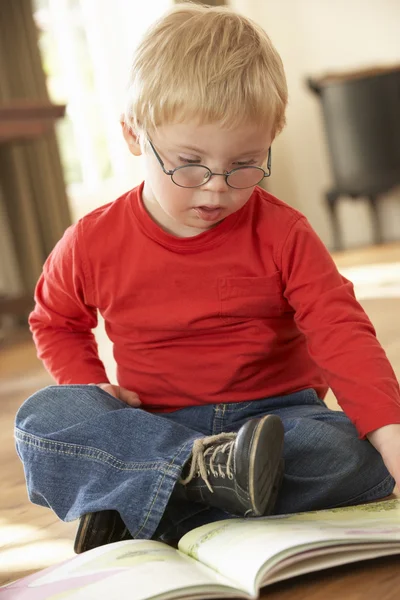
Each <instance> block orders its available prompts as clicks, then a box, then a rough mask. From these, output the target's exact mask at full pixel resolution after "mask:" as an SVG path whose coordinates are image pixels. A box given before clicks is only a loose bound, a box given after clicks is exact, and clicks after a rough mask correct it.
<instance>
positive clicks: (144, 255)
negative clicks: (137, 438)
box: [30, 186, 400, 436]
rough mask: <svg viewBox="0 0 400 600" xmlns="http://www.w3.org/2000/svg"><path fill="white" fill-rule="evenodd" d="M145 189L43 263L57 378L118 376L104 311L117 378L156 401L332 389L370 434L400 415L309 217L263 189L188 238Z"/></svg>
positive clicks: (40, 331) (41, 307) (43, 324)
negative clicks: (167, 222) (160, 213)
mask: <svg viewBox="0 0 400 600" xmlns="http://www.w3.org/2000/svg"><path fill="white" fill-rule="evenodd" d="M141 189H142V186H140V187H138V188H135V189H134V190H132V191H130V192H128V193H126V194H125V195H123V196H122V197H121V198H119V199H118V200H116V201H115V202H112V203H111V204H107V205H105V206H102V207H100V208H98V209H97V210H95V211H93V212H91V213H90V214H88V215H86V216H85V217H84V218H83V219H81V220H80V221H79V222H78V223H77V224H76V225H73V226H72V227H70V228H69V229H67V231H66V232H65V234H64V236H63V238H62V239H61V240H60V241H59V243H58V244H57V245H56V247H55V248H54V250H53V252H52V253H51V255H50V256H49V258H48V259H47V261H46V263H45V265H44V269H43V274H42V276H41V277H40V280H39V282H38V285H37V288H36V293H35V300H36V306H35V309H34V311H33V312H32V313H31V315H30V326H31V331H32V333H33V337H34V340H35V343H36V346H37V349H38V356H39V357H40V358H41V359H42V360H43V362H44V364H45V366H46V368H47V369H48V371H49V372H50V373H51V374H52V375H53V377H54V378H55V380H56V381H57V383H59V384H68V383H100V382H106V381H108V379H107V376H106V373H105V370H104V366H103V364H102V363H101V361H100V359H99V357H98V354H97V346H96V342H95V339H94V336H93V333H92V331H91V330H92V329H93V328H94V327H95V326H96V324H97V310H98V311H99V312H100V313H101V314H102V316H103V317H104V319H105V327H106V331H107V334H108V336H109V338H110V340H111V341H112V343H113V345H114V356H115V360H116V363H117V378H118V383H119V385H121V386H123V387H125V388H127V389H129V390H133V391H135V392H137V393H138V394H139V397H140V399H141V401H142V404H143V405H144V408H146V409H149V410H173V409H178V408H182V407H186V406H191V405H196V404H208V403H225V402H240V401H247V400H253V399H259V398H264V397H272V396H279V395H284V394H289V393H291V392H295V391H298V390H302V389H305V388H308V387H312V388H314V389H315V390H316V391H317V393H318V395H319V396H320V397H324V396H325V394H326V392H327V389H328V387H331V388H332V390H333V392H334V393H335V395H336V397H337V399H338V401H339V403H340V405H341V406H342V408H343V410H344V411H345V412H346V413H347V415H348V416H349V417H350V419H351V420H352V421H353V422H354V424H355V425H356V427H357V428H358V431H359V433H360V435H361V436H364V435H365V434H367V433H368V432H370V431H372V430H374V429H377V428H378V427H382V426H383V425H387V424H389V423H400V391H399V385H398V382H397V379H396V376H395V374H394V372H393V370H392V368H391V366H390V364H389V362H388V360H387V358H386V355H385V352H384V351H383V349H382V347H381V346H380V344H379V343H378V341H377V339H376V337H375V331H374V328H373V326H372V325H371V323H370V321H369V319H368V318H367V316H366V314H365V313H364V311H363V309H362V308H361V307H360V305H359V304H358V302H357V301H356V300H355V297H354V294H353V286H352V284H351V283H350V282H349V281H347V280H346V279H345V278H344V277H342V276H341V275H340V274H339V273H338V271H337V269H336V267H335V264H334V262H333V260H332V258H331V257H330V255H329V253H328V251H327V250H326V248H325V247H324V245H323V244H322V242H321V241H320V240H319V238H318V236H317V235H316V234H315V233H314V231H313V230H312V228H311V227H310V225H309V224H308V222H307V220H306V219H305V217H304V216H303V215H301V214H300V213H299V212H298V211H296V210H294V209H293V208H291V207H289V206H288V205H286V204H285V203H283V202H281V201H279V200H278V199H276V198H274V197H273V196H271V195H270V194H268V193H267V192H265V191H263V190H262V189H260V188H256V189H255V190H254V192H253V194H252V196H251V197H250V199H249V201H248V202H247V204H246V205H245V206H244V207H243V208H241V209H240V210H239V211H237V212H236V213H234V214H232V215H230V216H228V217H227V218H226V219H225V220H224V221H223V222H221V223H220V224H219V225H217V226H216V227H215V228H213V229H210V230H208V231H206V232H204V233H201V234H200V235H197V236H195V237H190V238H177V237H175V236H173V235H170V234H168V233H166V232H164V231H163V230H162V229H161V228H160V227H159V226H158V225H157V224H156V223H154V222H153V221H152V220H151V218H150V217H149V215H148V214H147V212H146V210H145V209H144V207H143V204H142V201H141Z"/></svg>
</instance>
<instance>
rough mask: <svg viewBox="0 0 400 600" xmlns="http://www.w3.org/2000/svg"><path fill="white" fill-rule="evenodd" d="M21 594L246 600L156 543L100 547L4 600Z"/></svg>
mask: <svg viewBox="0 0 400 600" xmlns="http://www.w3.org/2000/svg"><path fill="white" fill-rule="evenodd" d="M18 594H23V598H24V600H39V599H42V598H46V599H48V600H69V599H71V600H72V599H74V600H90V599H92V598H93V599H96V600H101V599H102V598H104V599H107V600H110V598H118V599H121V600H122V599H124V598H126V599H127V600H147V599H152V598H157V599H158V598H160V599H161V598H166V599H167V598H170V597H171V598H179V597H185V598H189V597H192V596H193V598H195V597H203V598H206V597H207V596H208V595H210V596H212V597H214V598H215V597H218V596H219V597H221V598H222V597H226V598H229V597H239V596H241V597H247V595H246V594H241V593H240V591H238V590H236V589H234V588H232V587H231V582H229V581H227V580H226V579H224V578H223V577H221V576H219V575H218V574H217V573H215V572H214V571H213V570H211V569H209V568H208V567H206V566H204V565H202V564H200V563H197V562H196V561H194V560H192V559H191V558H189V557H187V556H186V555H185V554H182V553H181V552H179V551H178V550H175V549H174V548H171V547H170V546H168V545H166V544H162V543H160V542H155V541H152V540H129V541H125V542H118V543H114V544H109V545H107V546H102V547H100V548H96V549H94V550H91V551H89V552H85V553H83V554H81V555H79V556H77V557H76V558H73V559H72V560H70V561H66V562H65V563H63V564H61V565H59V566H57V567H51V568H50V569H46V570H45V571H43V572H41V573H37V574H35V575H34V576H31V577H28V578H25V579H23V580H20V581H17V582H14V583H13V584H10V585H9V586H6V587H5V588H3V589H1V590H0V598H1V600H3V598H4V600H8V598H10V599H14V598H17V597H19V595H18ZM21 597H22V596H21Z"/></svg>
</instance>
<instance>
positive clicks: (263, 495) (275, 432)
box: [246, 415, 284, 517]
mask: <svg viewBox="0 0 400 600" xmlns="http://www.w3.org/2000/svg"><path fill="white" fill-rule="evenodd" d="M283 438H284V431H283V425H282V421H281V420H280V418H279V417H277V416H276V415H266V416H265V417H262V418H261V419H260V420H259V423H258V424H257V426H256V428H255V430H254V433H253V437H252V448H251V452H250V465H249V466H250V468H249V496H250V502H251V505H252V510H251V511H249V512H248V513H247V515H246V516H254V517H260V516H262V515H264V514H265V511H266V510H267V509H269V510H272V509H273V507H272V506H270V505H272V502H271V500H272V498H271V496H272V494H273V489H274V483H275V480H276V479H277V475H278V472H279V467H280V461H281V458H282V450H283ZM261 452H262V455H260V453H261ZM265 458H266V459H267V460H265ZM256 465H257V470H256V469H255V466H256Z"/></svg>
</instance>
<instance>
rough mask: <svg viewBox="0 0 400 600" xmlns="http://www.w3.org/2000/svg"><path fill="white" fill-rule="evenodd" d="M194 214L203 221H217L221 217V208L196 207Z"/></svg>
mask: <svg viewBox="0 0 400 600" xmlns="http://www.w3.org/2000/svg"><path fill="white" fill-rule="evenodd" d="M194 210H195V212H196V213H197V215H198V216H199V217H200V218H201V219H203V221H218V219H219V218H220V217H221V215H222V211H223V209H222V207H221V206H207V205H205V206H196V207H195V209H194Z"/></svg>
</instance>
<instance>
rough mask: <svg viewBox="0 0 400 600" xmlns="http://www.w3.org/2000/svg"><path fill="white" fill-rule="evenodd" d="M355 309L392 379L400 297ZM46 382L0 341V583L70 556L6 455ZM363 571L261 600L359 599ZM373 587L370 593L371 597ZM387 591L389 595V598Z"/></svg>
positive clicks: (359, 254)
mask: <svg viewBox="0 0 400 600" xmlns="http://www.w3.org/2000/svg"><path fill="white" fill-rule="evenodd" d="M335 260H336V262H337V264H338V266H339V268H341V267H351V266H353V265H362V264H372V263H379V262H397V261H398V262H400V244H392V245H387V246H383V247H376V248H374V247H371V248H367V249H365V250H356V251H349V252H346V253H342V254H337V255H335ZM362 304H363V306H364V308H365V309H366V311H367V313H368V314H369V316H370V318H371V320H372V322H373V323H374V325H375V327H376V329H377V334H378V338H379V339H380V341H381V343H382V345H383V346H384V348H385V350H386V352H387V354H388V357H389V359H390V361H391V363H392V365H393V367H394V369H395V371H396V373H397V376H398V377H399V378H400V318H399V312H400V311H399V308H400V297H399V298H397V297H388V298H369V299H366V300H363V301H362ZM51 383H52V379H51V378H50V376H49V375H48V374H47V373H46V372H45V370H44V369H43V367H42V365H41V363H40V362H39V361H38V359H37V358H36V354H35V349H34V347H33V344H32V342H31V340H30V338H29V336H28V335H27V334H25V335H19V337H18V338H17V339H12V340H9V341H8V342H3V343H2V344H0V402H1V413H0V414H1V417H0V432H1V438H0V439H1V452H0V456H1V486H0V584H4V583H7V582H9V581H12V580H15V579H17V578H19V577H22V576H24V575H28V574H29V573H32V572H34V571H36V570H38V569H41V568H44V567H46V566H48V565H50V564H54V563H56V562H60V561H62V560H64V559H65V558H68V557H71V556H73V551H72V541H73V538H74V534H75V528H76V523H68V524H66V523H62V522H60V521H58V520H57V518H56V517H55V516H54V515H53V513H52V512H51V511H50V510H48V509H44V508H40V507H38V506H35V505H33V504H31V503H30V502H29V500H28V498H27V495H26V490H25V483H24V474H23V469H22V465H21V463H20V461H19V459H18V457H17V455H16V453H15V450H14V442H13V420H14V415H15V412H16V410H17V408H18V406H20V404H21V403H22V402H23V401H24V399H25V398H27V397H28V396H29V395H31V394H32V393H34V392H35V391H37V390H38V389H40V388H42V387H44V386H46V385H49V384H51ZM329 403H330V405H331V406H332V407H333V406H335V399H334V398H333V396H330V397H329ZM391 565H394V563H393V559H386V560H385V561H383V562H382V561H381V562H378V563H377V566H376V568H375V572H374V573H375V575H374V582H375V583H374V584H373V585H372V582H371V584H370V585H368V587H367V588H366V594H363V597H364V598H367V599H368V598H376V597H378V595H379V597H380V600H391V599H393V600H394V598H398V597H400V592H399V589H400V575H399V574H396V573H398V572H399V571H400V570H399V569H398V567H395V566H392V567H391ZM397 565H399V562H397ZM363 569H364V570H363ZM370 571H371V567H369V566H368V565H367V567H366V570H365V567H362V566H361V567H352V568H350V569H349V568H347V570H346V569H344V570H341V571H340V575H339V574H338V573H339V572H338V571H336V574H335V573H334V572H330V573H333V575H332V574H331V575H329V574H324V575H322V574H321V575H318V576H313V577H312V578H311V579H310V578H308V579H307V577H306V578H302V579H301V580H300V583H297V584H296V585H295V584H294V583H291V582H288V583H285V584H281V585H280V586H278V587H277V586H274V588H273V590H271V594H268V595H267V596H266V597H268V598H270V600H275V598H278V597H279V598H280V599H284V598H285V599H286V598H291V599H292V600H300V598H303V597H307V598H308V599H309V600H313V599H320V598H321V599H322V598H323V599H324V600H330V599H332V600H333V599H334V598H335V599H336V598H339V597H341V598H343V600H346V599H349V600H350V599H351V600H356V599H358V598H361V597H362V595H359V594H360V592H361V588H360V586H362V581H363V580H365V573H366V572H370ZM297 581H298V580H297ZM318 582H319V583H318ZM321 586H322V587H321ZM373 586H375V587H373ZM376 586H378V587H376ZM322 589H323V593H322V591H321V590H322ZM352 590H353V591H352ZM373 590H375V591H376V593H375V592H374V593H372V591H373ZM393 590H395V592H394V593H395V595H391V593H392V592H393ZM353 592H354V593H353ZM370 594H372V595H370Z"/></svg>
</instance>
